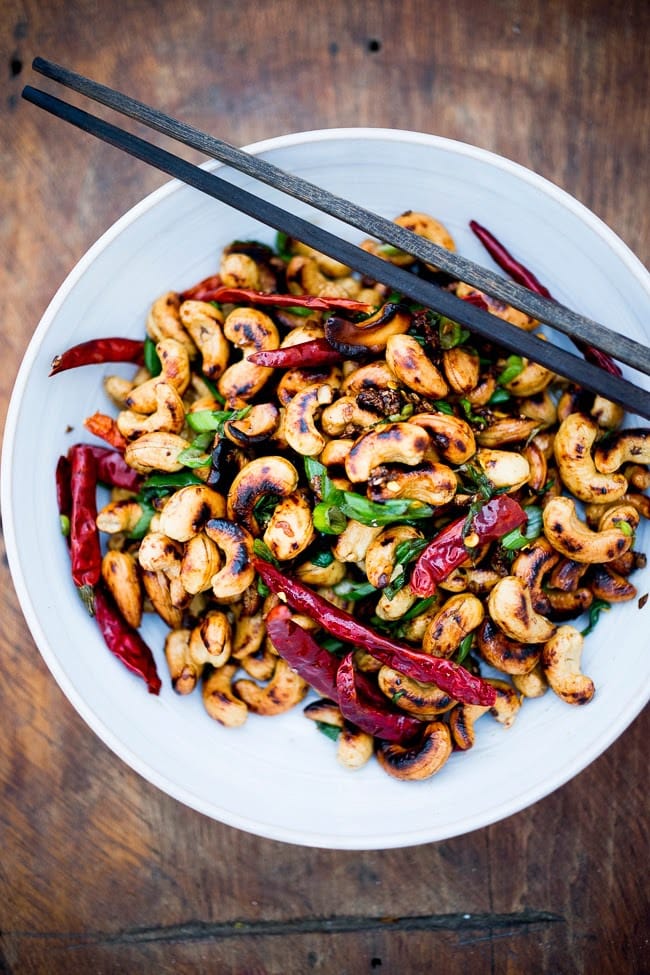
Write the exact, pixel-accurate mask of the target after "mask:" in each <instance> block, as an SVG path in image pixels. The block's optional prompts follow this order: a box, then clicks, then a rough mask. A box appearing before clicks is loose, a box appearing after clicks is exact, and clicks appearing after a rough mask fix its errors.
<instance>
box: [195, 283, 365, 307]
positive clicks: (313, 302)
mask: <svg viewBox="0 0 650 975" xmlns="http://www.w3.org/2000/svg"><path fill="white" fill-rule="evenodd" d="M202 300H203V301H216V302H219V303H222V302H223V303H225V302H233V303H234V302H236V303H237V304H239V303H243V302H250V304H252V305H271V306H275V307H276V308H313V309H314V311H331V310H332V309H339V310H342V311H354V312H362V313H363V314H370V312H371V311H374V310H375V309H374V305H369V304H367V302H365V301H354V299H352V298H326V297H325V296H324V295H323V296H320V295H287V294H274V293H273V292H267V291H254V290H253V289H251V288H228V287H226V286H225V285H223V286H221V287H218V288H213V289H206V290H205V292H204V293H203V297H202Z"/></svg>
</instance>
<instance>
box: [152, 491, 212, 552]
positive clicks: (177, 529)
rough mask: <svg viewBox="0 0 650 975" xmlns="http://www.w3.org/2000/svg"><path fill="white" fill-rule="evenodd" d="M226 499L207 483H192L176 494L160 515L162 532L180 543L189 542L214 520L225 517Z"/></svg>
mask: <svg viewBox="0 0 650 975" xmlns="http://www.w3.org/2000/svg"><path fill="white" fill-rule="evenodd" d="M225 514H226V500H225V498H224V496H223V495H222V494H219V492H218V491H215V490H214V488H211V487H209V486H208V485H207V484H188V485H186V486H185V487H182V488H179V489H178V491H175V492H174V493H173V494H172V496H171V497H170V498H169V500H168V501H167V502H166V503H165V506H164V508H163V509H162V511H161V512H160V531H161V532H163V533H164V534H165V535H168V536H169V537H170V538H174V539H176V541H177V542H187V541H189V539H190V538H192V537H193V536H194V535H198V534H199V532H200V531H202V530H203V529H204V528H205V526H206V524H207V522H208V521H209V520H210V519H211V518H223V517H224V516H225Z"/></svg>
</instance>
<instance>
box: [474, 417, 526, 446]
mask: <svg viewBox="0 0 650 975" xmlns="http://www.w3.org/2000/svg"><path fill="white" fill-rule="evenodd" d="M538 426H539V423H538V421H537V420H536V419H529V418H527V417H519V416H508V417H503V418H498V419H496V420H494V421H493V422H492V423H490V424H489V425H488V426H487V427H485V428H484V429H483V430H481V431H480V433H478V434H477V436H476V439H477V440H478V442H479V443H480V444H481V446H482V447H501V446H503V444H506V443H521V442H522V441H526V440H528V439H529V437H530V436H532V434H533V433H534V432H535V430H537V428H538Z"/></svg>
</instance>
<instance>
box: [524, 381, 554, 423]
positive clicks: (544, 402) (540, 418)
mask: <svg viewBox="0 0 650 975" xmlns="http://www.w3.org/2000/svg"><path fill="white" fill-rule="evenodd" d="M519 412H520V413H521V414H522V416H527V417H528V418H529V419H531V420H537V423H538V425H539V426H540V427H552V426H553V425H554V424H555V422H556V421H557V406H556V405H555V400H554V399H553V397H552V396H551V394H550V393H549V391H548V389H545V390H543V391H542V392H541V393H536V394H535V395H534V396H527V397H526V398H525V399H522V400H521V402H520V403H519Z"/></svg>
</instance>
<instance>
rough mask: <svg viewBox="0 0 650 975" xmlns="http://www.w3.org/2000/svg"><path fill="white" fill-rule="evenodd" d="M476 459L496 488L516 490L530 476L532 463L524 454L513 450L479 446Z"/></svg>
mask: <svg viewBox="0 0 650 975" xmlns="http://www.w3.org/2000/svg"><path fill="white" fill-rule="evenodd" d="M474 460H475V461H476V463H477V464H478V466H479V467H480V468H481V470H482V471H483V473H484V474H485V476H486V477H487V478H488V480H489V481H490V483H491V484H492V485H493V487H495V488H507V489H508V491H516V490H517V489H518V488H520V487H523V485H524V484H526V483H527V481H528V478H529V477H530V464H529V463H528V461H527V460H526V458H525V457H524V455H523V454H519V453H517V452H516V451H513V450H494V449H492V448H490V447H479V449H478V450H477V451H476V454H475V455H474Z"/></svg>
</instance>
